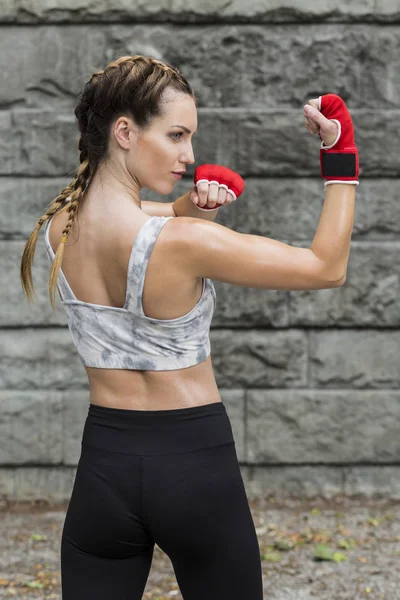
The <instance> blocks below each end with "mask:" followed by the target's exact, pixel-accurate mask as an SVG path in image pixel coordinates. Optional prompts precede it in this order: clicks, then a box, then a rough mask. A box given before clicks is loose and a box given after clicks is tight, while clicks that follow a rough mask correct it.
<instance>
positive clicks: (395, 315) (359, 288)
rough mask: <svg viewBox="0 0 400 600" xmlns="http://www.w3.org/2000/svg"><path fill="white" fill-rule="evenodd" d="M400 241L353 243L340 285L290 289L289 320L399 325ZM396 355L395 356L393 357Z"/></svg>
mask: <svg viewBox="0 0 400 600" xmlns="http://www.w3.org/2000/svg"><path fill="white" fill-rule="evenodd" d="M399 250H400V245H399V242H395V241H392V242H391V243H390V244H387V243H384V242H382V243H380V242H352V244H351V249H350V256H349V262H348V268H347V279H346V282H345V284H344V285H343V286H342V287H340V288H332V289H325V290H305V291H299V290H297V291H292V292H289V296H290V301H289V306H290V323H291V324H292V325H294V326H296V327H299V326H309V325H311V326H317V325H318V326H336V327H337V326H339V325H340V326H343V327H346V326H354V325H358V326H365V327H373V328H374V329H378V328H379V327H393V328H394V327H398V326H399V325H400V283H399V278H400V267H399V264H398V260H397V257H398V255H399ZM393 358H394V357H393Z"/></svg>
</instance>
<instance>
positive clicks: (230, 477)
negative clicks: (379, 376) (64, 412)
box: [21, 55, 358, 600]
mask: <svg viewBox="0 0 400 600" xmlns="http://www.w3.org/2000/svg"><path fill="white" fill-rule="evenodd" d="M75 115H76V118H77V122H78V126H79V131H80V139H79V150H80V166H79V168H78V169H77V174H76V177H75V179H74V180H73V181H72V183H71V184H70V185H68V186H67V187H66V188H65V189H64V190H63V191H62V192H61V193H60V195H58V196H57V197H56V198H55V200H54V201H53V202H52V203H51V204H50V206H49V208H48V210H47V211H46V213H45V214H44V215H43V216H41V217H40V219H39V220H38V223H37V225H36V227H35V229H34V231H33V232H32V234H31V236H30V238H29V240H28V241H27V244H26V246H25V249H24V253H23V256H22V261H21V280H22V285H23V289H24V291H25V293H26V295H27V298H28V300H30V299H31V297H32V294H33V285H32V277H31V264H32V260H33V256H34V252H35V247H36V241H37V236H38V231H39V230H40V228H41V226H42V225H43V224H44V223H46V227H45V234H44V239H45V245H46V250H47V253H48V257H49V259H50V261H51V272H50V283H49V291H50V300H51V303H52V306H53V308H54V306H55V305H54V296H55V290H56V288H57V289H58V292H59V295H60V298H61V301H62V304H63V308H64V309H65V311H66V314H67V317H68V326H69V329H70V332H71V335H72V338H73V341H74V344H75V346H76V348H77V351H78V354H79V356H80V358H81V361H82V363H83V365H84V367H85V369H86V372H87V375H88V379H89V385H90V402H89V407H88V414H87V418H86V421H85V424H84V430H83V437H82V444H81V455H80V459H79V463H78V466H77V471H76V476H75V481H74V486H73V490H72V495H71V498H70V502H69V506H68V510H67V514H66V518H65V522H64V526H63V531H62V539H61V583H62V598H63V600H140V599H141V598H142V595H143V591H144V588H145V586H146V581H147V578H148V574H149V570H150V567H151V562H152V556H153V550H154V545H155V544H158V546H159V547H160V548H161V549H162V550H163V551H164V552H165V553H166V554H167V555H168V556H169V557H170V559H171V562H172V565H173V568H174V572H175V575H176V579H177V582H178V585H179V587H180V590H181V592H182V596H183V598H184V599H185V600H261V599H262V598H263V586H262V573H261V560H260V552H259V545H258V541H257V536H256V532H255V527H254V523H253V520H252V515H251V512H250V508H249V504H248V500H247V496H246V491H245V488H244V484H243V480H242V476H241V472H240V468H239V464H238V458H237V454H236V448H235V442H234V438H233V433H232V427H231V424H230V420H229V418H228V415H227V412H226V409H225V406H224V404H223V403H222V401H221V396H220V394H219V391H218V387H217V384H216V380H215V377H214V373H213V368H212V363H211V355H210V339H209V329H210V323H211V321H212V317H213V313H214V310H215V305H216V297H215V290H214V286H213V284H212V281H211V280H213V279H215V280H218V281H222V282H224V283H229V284H232V285H238V286H246V287H251V288H259V289H264V290H281V289H285V290H306V289H310V290H311V289H322V288H334V287H339V286H341V285H343V283H344V281H345V277H346V268H347V262H348V257H349V250H350V239H351V233H352V227H353V219H354V201H355V186H356V184H357V183H358V182H357V176H358V153H357V148H356V147H355V145H354V142H351V139H350V138H351V135H352V123H351V118H349V114H348V111H347V109H346V107H345V105H344V103H343V101H342V100H341V99H340V98H339V97H338V96H334V95H332V94H331V95H329V94H328V95H326V96H321V97H320V98H318V99H313V100H310V101H309V103H308V104H307V105H306V106H305V107H304V116H305V125H306V127H307V129H308V131H309V132H310V133H312V134H319V135H320V137H321V149H320V156H321V172H322V176H323V178H324V179H325V187H326V192H325V202H324V206H323V209H322V213H321V216H320V221H319V225H318V230H317V232H316V235H315V238H314V241H313V243H312V246H311V247H310V248H297V247H292V246H290V245H287V244H284V243H282V242H279V241H276V240H273V239H269V238H265V237H262V236H258V235H248V234H241V233H237V232H235V231H232V230H231V229H229V228H227V227H224V226H222V225H219V224H217V223H215V222H214V221H213V219H214V218H215V215H216V211H217V210H218V208H219V207H220V206H222V205H224V204H226V205H229V204H231V203H232V202H233V201H234V200H235V199H236V198H237V197H238V196H239V195H240V193H241V191H242V189H243V185H241V181H240V180H241V178H240V176H239V175H238V174H235V173H234V172H233V171H231V170H230V169H227V168H226V167H219V166H218V165H203V166H202V167H201V169H200V170H199V171H197V169H196V174H195V186H193V189H191V190H189V192H188V193H186V194H185V195H184V196H182V197H180V198H179V199H178V200H177V201H176V202H174V203H158V202H145V201H142V200H141V198H140V191H141V189H142V188H143V187H147V188H149V189H151V190H154V192H157V193H159V194H164V195H166V194H170V193H171V192H172V191H173V189H174V185H175V184H176V182H177V181H178V180H179V178H180V177H179V175H182V173H183V172H185V171H186V168H187V166H188V165H191V164H193V163H194V162H195V157H194V154H193V148H192V138H193V136H194V135H195V134H196V131H197V111H196V99H195V96H194V93H193V91H192V89H191V87H190V85H189V83H188V82H187V81H186V79H185V78H184V77H183V76H182V74H181V73H180V72H179V71H178V70H177V69H176V68H174V67H172V66H171V65H168V64H166V63H163V62H161V61H159V60H156V59H154V58H151V57H145V56H140V55H136V56H128V57H122V58H119V59H118V60H116V61H113V62H111V63H110V64H109V65H107V66H106V68H105V69H104V70H103V71H97V72H95V73H94V74H93V75H92V77H91V78H90V80H89V81H88V82H87V83H86V85H85V87H84V89H83V91H82V94H81V96H80V98H79V103H78V105H77V107H76V109H75ZM349 119H350V120H349ZM349 136H350V137H349ZM343 140H344V144H342V141H343ZM349 140H350V141H349ZM61 267H62V268H61Z"/></svg>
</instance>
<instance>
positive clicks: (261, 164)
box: [0, 109, 400, 181]
mask: <svg viewBox="0 0 400 600" xmlns="http://www.w3.org/2000/svg"><path fill="white" fill-rule="evenodd" d="M199 116H200V118H201V121H202V127H201V129H200V130H199V132H198V137H197V138H196V137H195V138H194V139H193V148H194V153H195V158H196V164H203V163H216V164H225V165H229V168H231V169H233V170H235V171H238V172H239V173H240V174H241V175H242V177H251V176H253V177H265V176H266V175H268V176H270V177H286V178H288V177H310V176H319V168H320V167H319V144H318V138H317V137H316V136H311V135H309V134H308V133H307V131H305V129H304V122H303V121H304V117H303V113H302V109H298V110H296V111H295V110H286V111H281V110H268V111H265V110H264V111H261V110H257V111H251V110H242V109H231V110H229V111H228V110H225V111H224V112H216V111H214V110H208V109H199ZM199 120H200V119H199ZM354 123H355V126H356V128H357V140H358V142H357V143H358V147H359V151H360V156H362V162H361V168H360V180H361V181H363V174H364V173H365V174H366V176H368V177H376V176H382V177H394V176H397V175H398V173H399V172H400V154H399V153H398V152H397V139H398V138H400V111H397V110H388V111H382V112H379V113H376V112H372V111H358V112H357V113H356V111H354ZM0 135H1V136H2V138H3V139H2V143H1V145H0V175H8V176H9V175H21V176H26V175H30V176H33V175H35V176H42V177H45V176H52V177H53V176H54V177H55V176H57V177H65V174H66V173H67V172H74V171H75V169H76V166H77V162H78V156H77V150H76V148H77V135H76V132H75V128H74V121H73V119H72V117H71V116H70V115H67V114H66V113H64V114H63V113H61V112H56V111H39V110H36V109H29V110H22V109H18V110H17V109H13V110H11V111H7V112H4V113H3V114H1V113H0ZM294 139H295V140H296V143H293V140H294ZM195 140H196V141H195ZM383 140H385V141H384V144H383V143H382V142H383ZM192 170H193V167H192V168H191V172H192Z"/></svg>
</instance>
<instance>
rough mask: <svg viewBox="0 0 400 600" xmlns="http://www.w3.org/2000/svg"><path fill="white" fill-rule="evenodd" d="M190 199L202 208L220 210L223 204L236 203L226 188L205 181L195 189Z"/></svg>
mask: <svg viewBox="0 0 400 600" xmlns="http://www.w3.org/2000/svg"><path fill="white" fill-rule="evenodd" d="M190 199H191V201H192V202H193V204H196V205H197V206H199V207H200V208H204V207H207V208H209V209H212V208H219V207H220V206H222V205H223V204H232V202H233V201H234V197H233V195H232V194H231V193H230V192H228V191H227V190H226V189H225V188H223V187H221V188H220V187H219V186H218V185H217V184H216V183H207V182H205V181H204V182H203V183H199V184H198V185H197V186H194V187H193V189H192V191H191V193H190Z"/></svg>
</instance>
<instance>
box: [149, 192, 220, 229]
mask: <svg viewBox="0 0 400 600" xmlns="http://www.w3.org/2000/svg"><path fill="white" fill-rule="evenodd" d="M190 192H191V190H190V191H189V192H186V194H183V196H180V197H179V198H178V199H177V200H175V202H151V201H145V200H142V203H141V204H142V210H143V212H145V213H146V214H147V215H150V216H151V217H158V216H160V217H194V218H196V219H203V220H204V221H214V220H215V217H216V216H217V214H218V211H219V208H218V209H217V210H209V211H207V212H205V211H203V210H199V209H198V208H197V206H196V205H195V204H194V203H193V202H192V201H191V200H190Z"/></svg>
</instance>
